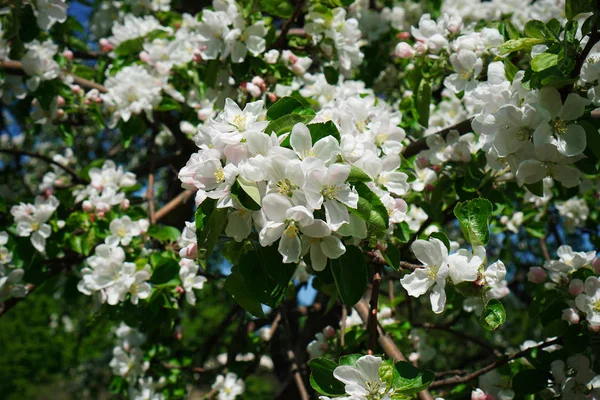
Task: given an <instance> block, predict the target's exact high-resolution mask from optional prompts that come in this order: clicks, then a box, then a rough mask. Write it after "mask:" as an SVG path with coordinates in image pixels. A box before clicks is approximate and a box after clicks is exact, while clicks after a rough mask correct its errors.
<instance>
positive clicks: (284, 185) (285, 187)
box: [275, 179, 297, 197]
mask: <svg viewBox="0 0 600 400" xmlns="http://www.w3.org/2000/svg"><path fill="white" fill-rule="evenodd" d="M275 186H277V192H279V194H282V195H284V196H288V197H292V191H293V190H294V189H296V188H297V186H296V185H294V184H292V182H290V181H289V179H285V180H283V181H279V182H277V183H276V184H275Z"/></svg>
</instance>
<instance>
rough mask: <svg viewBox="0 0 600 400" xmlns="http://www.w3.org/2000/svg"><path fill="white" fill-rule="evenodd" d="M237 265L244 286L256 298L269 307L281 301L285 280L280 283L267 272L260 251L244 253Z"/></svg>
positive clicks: (285, 285)
mask: <svg viewBox="0 0 600 400" xmlns="http://www.w3.org/2000/svg"><path fill="white" fill-rule="evenodd" d="M272 247H274V246H272ZM238 267H239V271H240V272H241V274H242V276H243V277H244V284H245V286H246V288H247V289H248V291H249V292H250V293H251V294H252V295H253V296H254V298H256V300H258V301H259V302H261V303H263V304H266V305H268V306H269V307H277V306H278V305H279V303H281V300H283V296H284V295H285V292H286V289H287V282H286V283H285V284H283V285H280V284H279V283H278V282H276V281H275V280H274V279H273V278H271V277H270V276H269V274H267V270H266V263H265V262H264V261H263V259H262V258H261V256H260V253H258V252H257V251H251V252H248V253H246V254H245V255H244V257H242V258H241V259H240V263H239V266H238ZM292 274H293V272H292ZM290 278H291V276H290Z"/></svg>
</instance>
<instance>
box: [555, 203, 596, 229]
mask: <svg viewBox="0 0 600 400" xmlns="http://www.w3.org/2000/svg"><path fill="white" fill-rule="evenodd" d="M556 209H557V210H558V213H559V214H560V216H561V217H563V218H564V219H565V228H566V229H567V231H569V232H572V231H573V230H575V228H579V227H582V226H583V225H584V224H585V221H586V220H587V218H588V215H589V213H590V209H589V207H588V205H587V202H586V201H585V199H580V198H577V197H573V198H570V199H569V200H567V201H565V202H562V203H557V204H556Z"/></svg>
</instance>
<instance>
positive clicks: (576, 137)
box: [533, 87, 589, 156]
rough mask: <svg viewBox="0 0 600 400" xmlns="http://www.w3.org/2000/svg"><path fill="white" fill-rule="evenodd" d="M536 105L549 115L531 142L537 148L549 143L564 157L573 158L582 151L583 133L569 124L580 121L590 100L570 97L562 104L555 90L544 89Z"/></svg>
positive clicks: (580, 128) (574, 96) (574, 125)
mask: <svg viewBox="0 0 600 400" xmlns="http://www.w3.org/2000/svg"><path fill="white" fill-rule="evenodd" d="M539 102H540V105H541V106H542V107H544V108H545V109H546V110H547V111H548V114H549V118H548V120H547V122H548V123H546V124H542V125H540V126H539V127H538V128H537V129H536V130H535V132H534V133H533V142H534V143H535V146H536V147H540V146H543V145H544V144H547V143H550V144H552V145H554V146H556V147H557V149H558V151H559V152H560V153H561V154H564V155H565V156H576V155H579V154H581V153H583V151H584V150H585V147H586V143H587V141H586V134H585V130H584V129H583V128H582V127H581V126H580V125H577V124H574V123H572V122H571V121H574V120H576V119H578V118H580V117H581V116H582V115H583V113H584V111H585V106H586V105H587V104H589V100H587V99H585V98H583V97H581V96H579V95H577V94H575V93H570V94H569V95H568V96H567V99H566V100H565V103H564V104H562V101H561V99H560V94H559V93H558V90H557V89H556V88H553V87H545V88H543V89H541V90H540V96H539Z"/></svg>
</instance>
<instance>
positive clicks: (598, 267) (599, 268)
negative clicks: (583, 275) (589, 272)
mask: <svg viewBox="0 0 600 400" xmlns="http://www.w3.org/2000/svg"><path fill="white" fill-rule="evenodd" d="M592 267H593V268H594V272H596V275H600V257H598V258H596V259H595V260H594V262H593V263H592Z"/></svg>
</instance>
